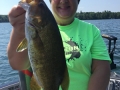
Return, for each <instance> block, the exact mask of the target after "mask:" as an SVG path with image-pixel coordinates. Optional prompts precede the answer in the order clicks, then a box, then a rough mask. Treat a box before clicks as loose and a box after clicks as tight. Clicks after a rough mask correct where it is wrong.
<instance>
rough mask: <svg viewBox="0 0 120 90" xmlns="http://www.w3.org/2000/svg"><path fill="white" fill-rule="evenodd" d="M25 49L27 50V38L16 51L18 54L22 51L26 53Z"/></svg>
mask: <svg viewBox="0 0 120 90" xmlns="http://www.w3.org/2000/svg"><path fill="white" fill-rule="evenodd" d="M25 49H27V39H26V38H24V39H23V40H22V42H21V43H20V44H19V45H18V47H17V49H16V51H17V52H22V51H24V50H25Z"/></svg>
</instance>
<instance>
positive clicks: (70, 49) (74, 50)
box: [63, 39, 80, 61]
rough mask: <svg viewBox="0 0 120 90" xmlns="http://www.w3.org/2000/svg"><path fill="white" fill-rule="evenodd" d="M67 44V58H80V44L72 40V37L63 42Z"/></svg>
mask: <svg viewBox="0 0 120 90" xmlns="http://www.w3.org/2000/svg"><path fill="white" fill-rule="evenodd" d="M63 43H64V44H66V45H65V51H66V52H65V55H66V56H67V60H68V61H69V60H75V58H80V49H79V45H78V44H77V43H76V42H74V41H72V39H69V40H66V41H64V42H63Z"/></svg>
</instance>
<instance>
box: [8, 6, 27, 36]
mask: <svg viewBox="0 0 120 90" xmlns="http://www.w3.org/2000/svg"><path fill="white" fill-rule="evenodd" d="M25 12H26V11H25V10H24V9H23V8H22V7H21V6H19V5H16V6H14V7H13V8H12V9H11V10H10V12H9V14H8V18H9V22H10V23H11V25H12V26H13V30H14V31H15V33H17V34H21V35H24V27H25Z"/></svg>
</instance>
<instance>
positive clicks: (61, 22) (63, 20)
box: [56, 17, 74, 26]
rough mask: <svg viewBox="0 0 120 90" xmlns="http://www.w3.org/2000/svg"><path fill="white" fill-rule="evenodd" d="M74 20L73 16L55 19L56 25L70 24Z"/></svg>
mask: <svg viewBox="0 0 120 90" xmlns="http://www.w3.org/2000/svg"><path fill="white" fill-rule="evenodd" d="M73 21H74V17H73V18H71V19H56V22H57V24H58V25H61V26H66V25H69V24H71V23H72V22H73Z"/></svg>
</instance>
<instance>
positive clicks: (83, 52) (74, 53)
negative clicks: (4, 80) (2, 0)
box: [7, 0, 111, 90]
mask: <svg viewBox="0 0 120 90" xmlns="http://www.w3.org/2000/svg"><path fill="white" fill-rule="evenodd" d="M22 2H23V3H21V4H19V5H17V6H14V7H13V8H12V9H11V11H10V12H9V15H8V17H9V21H10V23H11V25H12V26H13V30H12V32H11V36H10V41H9V44H8V47H7V53H8V58H9V63H10V65H11V67H12V68H13V69H14V70H18V71H22V70H26V69H28V68H29V67H30V66H31V67H32V70H33V73H34V75H35V78H36V77H37V76H39V75H37V73H36V72H39V71H41V72H40V74H41V76H40V77H42V78H43V77H44V76H45V78H46V77H47V76H49V74H52V75H53V76H54V77H57V79H53V81H52V82H50V80H52V79H51V78H50V77H53V76H52V75H51V76H50V77H49V79H50V80H49V83H48V82H47V80H48V79H47V80H46V79H45V80H44V79H42V78H38V77H37V83H38V84H39V85H38V86H41V87H42V88H43V90H61V88H62V90H106V89H107V85H108V83H109V79H110V63H111V60H110V57H109V54H108V51H107V47H106V45H105V43H104V41H103V39H102V37H101V34H100V30H99V29H98V28H97V27H96V26H95V25H93V24H90V23H87V22H85V21H82V20H79V19H77V18H75V13H76V10H77V8H78V4H79V3H80V0H50V4H51V8H52V13H53V16H54V18H55V20H56V23H57V25H56V23H55V22H54V18H53V17H52V14H51V13H50V12H49V10H48V8H47V6H46V5H45V3H44V0H33V1H32V0H22ZM29 7H30V8H29ZM23 8H24V9H23ZM37 10H38V11H39V12H37ZM26 12H27V13H26ZM31 12H32V13H31ZM25 14H26V15H25ZM41 22H42V23H41ZM28 26H29V27H28ZM57 26H58V28H59V32H60V35H61V39H62V43H63V47H64V55H61V53H62V54H63V52H62V50H63V48H62V47H61V46H62V44H61V43H60V42H61V41H60V38H59V37H60V36H59V32H57V30H58V29H57ZM28 29H29V30H30V31H29V32H28V31H27V30H28ZM49 29H50V30H49ZM54 29H55V30H54ZM53 30H54V32H53ZM45 31H46V32H45ZM28 33H29V34H28ZM32 34H33V35H32ZM29 35H31V36H29ZM58 36H59V37H58ZM25 37H26V38H27V42H28V43H27V44H26V43H25V42H26V39H24V38H25ZM38 37H39V39H38ZM31 38H33V39H34V40H35V41H36V43H37V44H36V43H35V44H34V41H33V39H31ZM56 38H57V39H56ZM22 40H23V41H22ZM57 40H58V41H59V42H57ZM21 41H22V43H20V42H21ZM23 43H24V44H23ZM38 43H39V44H38ZM25 45H28V46H27V47H26V46H25ZM57 45H58V46H57ZM35 46H36V47H37V46H39V48H37V49H38V50H40V51H39V53H40V55H39V54H38V53H37V49H36V50H34V52H32V51H33V50H32V49H34V48H35ZM59 47H60V48H59ZM26 48H27V49H26ZM49 48H50V49H49ZM16 50H17V51H20V52H16ZM59 51H60V54H59ZM33 54H38V57H39V56H40V58H39V59H40V61H42V60H43V59H45V60H47V61H48V64H47V62H46V63H44V64H41V63H40V61H39V59H38V60H37V58H36V57H35V56H34V55H33ZM49 55H51V56H52V57H51V56H49ZM32 56H33V57H34V58H35V60H36V61H34V60H33V59H32V58H33V57H32ZM64 56H65V60H64ZM61 57H62V58H61ZM48 58H50V60H51V61H52V60H53V59H58V62H59V63H57V61H54V62H55V63H54V62H52V63H51V61H50V60H49V59H48ZM59 58H60V60H59ZM61 59H62V60H61ZM64 61H65V62H66V64H65V63H64ZM36 62H37V63H36ZM43 62H44V61H42V63H43ZM38 63H40V66H39V64H38ZM49 63H51V65H50V66H49V68H47V65H49ZM52 64H53V65H52ZM44 65H46V66H45V68H44V70H40V69H39V68H42V67H44ZM55 65H56V66H55ZM66 66H67V68H66ZM38 67H39V68H38ZM58 67H59V68H58ZM46 68H47V69H46ZM56 68H58V69H56ZM61 68H62V69H61ZM37 70H38V71H37ZM46 70H48V71H46ZM59 71H60V72H59ZM44 72H47V74H43V73H44ZM50 72H53V73H50ZM55 72H56V73H59V74H56V73H55ZM58 76H59V77H58ZM54 77H53V78H54ZM35 80H36V79H35ZM39 80H40V81H39ZM44 81H46V82H47V85H46V84H44ZM46 82H45V83H46ZM33 84H34V83H33ZM53 84H54V85H53ZM55 86H56V87H55ZM59 86H61V87H60V89H58V88H59ZM48 87H49V88H48ZM51 87H54V88H53V89H51ZM45 88H47V89H45ZM28 90H29V89H28ZM30 90H32V89H30ZM33 90H38V89H33Z"/></svg>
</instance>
